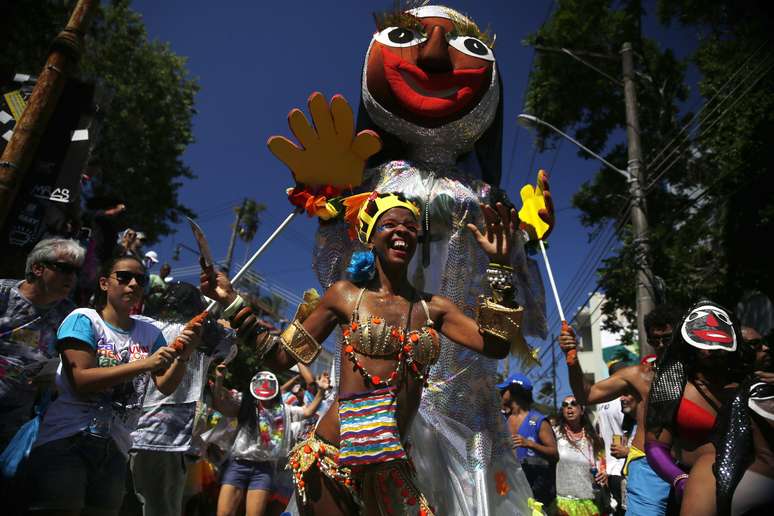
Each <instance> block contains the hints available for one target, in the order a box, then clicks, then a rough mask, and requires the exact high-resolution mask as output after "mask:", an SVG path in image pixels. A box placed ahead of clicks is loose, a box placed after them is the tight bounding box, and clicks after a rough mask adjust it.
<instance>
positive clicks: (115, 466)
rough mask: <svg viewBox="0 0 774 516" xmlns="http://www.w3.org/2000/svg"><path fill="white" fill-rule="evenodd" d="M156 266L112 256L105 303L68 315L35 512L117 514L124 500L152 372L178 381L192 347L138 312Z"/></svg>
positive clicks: (165, 388) (169, 386)
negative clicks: (134, 312) (171, 340)
mask: <svg viewBox="0 0 774 516" xmlns="http://www.w3.org/2000/svg"><path fill="white" fill-rule="evenodd" d="M146 282H147V275H146V271H145V268H144V267H143V265H142V263H141V262H140V261H139V260H138V259H136V258H134V257H121V258H117V259H114V260H112V261H110V262H108V263H107V264H106V265H105V267H104V268H103V270H102V272H101V274H100V277H99V288H100V290H99V292H98V294H99V298H98V299H97V303H96V304H97V309H96V310H94V309H89V308H78V309H76V310H74V311H73V312H72V313H71V314H70V315H68V316H67V318H66V319H65V320H64V321H63V322H62V325H61V326H60V327H59V331H58V333H57V339H58V340H57V350H58V351H59V353H60V355H61V359H62V364H61V365H60V367H59V370H58V372H57V377H56V385H57V388H58V390H59V397H58V398H57V399H56V400H55V401H54V402H53V403H52V404H51V405H50V407H49V408H48V411H47V412H46V414H45V416H44V418H43V421H42V423H41V427H40V433H39V435H38V439H37V441H36V443H35V445H34V448H33V450H32V453H31V454H30V458H29V466H28V470H27V479H28V480H27V486H28V492H27V496H28V500H29V512H30V513H34V514H81V513H88V514H115V513H116V512H117V511H118V510H119V508H120V506H121V502H122V500H123V496H124V480H125V476H126V471H127V467H126V464H127V460H128V458H127V452H128V450H129V446H130V437H129V432H130V430H131V429H132V428H133V426H134V423H135V422H136V420H137V417H138V416H139V409H140V408H141V406H142V398H143V395H144V392H145V386H146V384H147V381H148V376H147V375H146V374H145V373H150V377H151V378H152V379H153V382H154V383H155V384H156V386H157V388H158V389H159V390H160V391H162V392H164V393H171V392H172V391H174V390H175V388H176V387H177V385H178V383H179V382H180V380H181V378H182V377H183V374H184V373H185V370H186V362H187V360H188V357H189V356H190V355H191V353H192V352H193V349H194V346H193V345H192V341H193V338H194V336H195V332H194V331H193V330H187V331H184V332H183V333H182V334H181V340H182V341H183V342H184V347H183V348H182V349H181V350H180V351H179V352H178V351H176V350H175V349H173V348H171V347H168V346H167V345H166V341H165V340H164V337H163V335H162V334H161V331H160V330H158V329H157V328H156V327H154V326H153V325H152V324H150V323H149V322H146V321H141V320H138V319H135V318H133V317H131V316H130V310H131V308H132V306H134V305H135V304H136V303H137V302H138V301H139V300H140V298H141V297H142V293H143V287H144V285H145V284H146Z"/></svg>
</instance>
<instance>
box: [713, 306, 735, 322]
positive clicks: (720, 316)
mask: <svg viewBox="0 0 774 516" xmlns="http://www.w3.org/2000/svg"><path fill="white" fill-rule="evenodd" d="M713 313H714V314H715V316H716V317H717V318H718V319H720V320H721V321H723V322H724V323H726V324H732V323H731V318H730V317H729V316H728V314H727V313H725V312H724V311H723V310H718V309H717V308H716V309H715V310H713Z"/></svg>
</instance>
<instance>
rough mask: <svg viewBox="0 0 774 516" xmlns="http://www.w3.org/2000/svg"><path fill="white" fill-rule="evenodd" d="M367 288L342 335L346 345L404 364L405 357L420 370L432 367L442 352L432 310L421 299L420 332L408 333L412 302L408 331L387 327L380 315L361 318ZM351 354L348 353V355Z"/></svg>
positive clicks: (360, 295)
mask: <svg viewBox="0 0 774 516" xmlns="http://www.w3.org/2000/svg"><path fill="white" fill-rule="evenodd" d="M365 290H366V289H362V290H361V291H360V294H359V295H358V297H357V302H356V303H355V310H354V311H353V312H352V317H351V318H350V322H349V323H348V324H347V325H344V326H343V327H342V335H343V336H344V341H345V349H344V351H345V352H348V351H347V346H351V347H352V351H354V352H356V353H359V354H361V355H364V356H367V357H370V358H385V359H391V360H395V359H396V358H397V360H399V361H402V360H403V359H404V358H405V359H407V361H408V362H409V363H411V362H417V363H418V364H419V366H420V367H423V368H424V367H427V366H430V365H433V364H434V363H435V362H436V361H437V360H438V356H439V355H440V353H441V341H440V337H439V336H438V332H436V331H435V330H434V329H433V320H432V319H431V318H430V309H429V308H428V307H427V303H426V302H425V300H424V299H420V303H422V308H423V309H424V311H425V317H426V318H427V319H426V322H425V325H424V326H422V327H421V328H419V329H418V330H410V331H408V330H407V329H408V327H409V326H410V324H411V311H412V309H413V307H414V303H413V302H412V303H411V304H410V306H409V315H408V321H407V324H406V328H407V329H406V330H404V329H403V328H400V327H398V326H392V325H388V324H387V323H386V322H385V321H384V319H383V318H381V317H379V316H375V315H372V316H366V317H361V316H360V302H361V301H362V299H363V294H364V293H365ZM348 353H349V352H348Z"/></svg>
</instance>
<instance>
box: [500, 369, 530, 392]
mask: <svg viewBox="0 0 774 516" xmlns="http://www.w3.org/2000/svg"><path fill="white" fill-rule="evenodd" d="M511 385H518V386H519V387H521V388H522V389H524V390H525V391H532V382H530V381H529V378H527V375H525V374H521V373H513V374H511V375H510V376H508V378H506V379H505V380H504V381H503V382H500V383H498V384H497V388H498V389H500V390H502V389H507V388H508V387H510V386H511Z"/></svg>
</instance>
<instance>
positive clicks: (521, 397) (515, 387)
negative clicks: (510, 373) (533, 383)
mask: <svg viewBox="0 0 774 516" xmlns="http://www.w3.org/2000/svg"><path fill="white" fill-rule="evenodd" d="M502 391H508V392H509V393H510V394H511V399H513V398H516V399H517V400H518V401H525V402H526V403H527V405H528V406H529V405H532V403H533V402H534V401H535V400H534V399H533V398H532V390H529V389H525V388H524V387H522V386H520V385H519V384H517V383H512V384H510V385H508V387H506V388H505V389H502Z"/></svg>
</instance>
